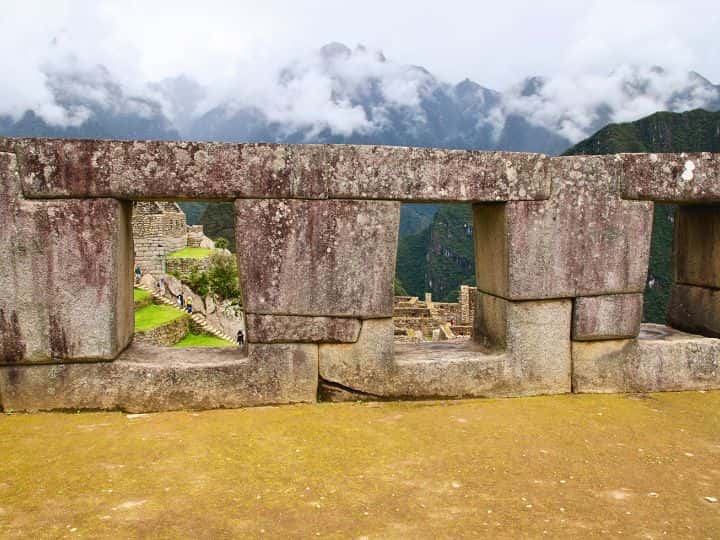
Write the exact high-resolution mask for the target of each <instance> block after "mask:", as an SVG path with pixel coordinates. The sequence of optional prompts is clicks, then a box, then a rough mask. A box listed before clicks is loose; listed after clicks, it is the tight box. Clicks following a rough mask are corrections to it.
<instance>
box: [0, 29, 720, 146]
mask: <svg viewBox="0 0 720 540" xmlns="http://www.w3.org/2000/svg"><path fill="white" fill-rule="evenodd" d="M44 74H45V77H46V81H47V87H48V89H49V91H50V92H51V94H52V97H53V103H52V104H50V105H48V104H45V105H42V106H38V107H37V108H36V109H33V110H31V111H26V112H24V114H22V115H19V116H18V115H17V111H15V114H14V115H11V114H9V112H8V114H3V112H2V111H3V107H2V103H0V134H2V135H11V136H32V135H42V136H60V137H98V138H120V139H178V138H183V139H194V140H218V141H237V142H278V143H354V144H387V145H402V146H421V147H428V146H432V147H441V148H459V149H480V150H499V149H502V150H511V151H532V152H543V153H548V154H558V153H560V152H561V151H563V150H565V149H567V148H568V147H569V146H570V145H571V144H572V143H573V142H577V141H579V140H581V139H583V138H585V137H587V136H588V135H589V134H590V133H593V132H595V131H597V130H598V129H600V128H601V127H603V126H604V125H606V124H608V123H610V122H617V121H623V120H634V119H636V118H638V117H641V116H645V115H646V114H650V113H652V112H655V111H657V110H669V111H683V110H688V109H694V108H698V107H703V108H705V109H708V110H718V109H720V87H718V86H715V85H713V84H712V83H710V82H709V81H708V80H707V79H705V78H703V77H702V76H700V75H699V74H697V73H694V72H688V73H682V74H678V73H670V72H667V71H665V70H664V69H662V68H659V67H650V68H640V67H633V66H621V67H619V68H617V69H616V70H614V71H613V72H611V73H610V74H608V75H607V76H603V77H600V76H597V75H592V76H590V75H587V76H579V77H575V78H562V77H556V78H545V77H537V76H533V77H528V78H526V79H524V80H523V81H520V82H519V83H518V84H517V85H515V86H514V87H512V88H510V89H509V90H506V91H504V92H498V91H496V90H493V89H490V88H486V87H484V86H482V85H480V84H478V83H477V82H475V81H472V80H470V79H465V80H463V81H461V82H459V83H457V84H451V83H448V82H445V81H442V80H440V79H438V78H437V77H435V76H434V75H433V74H432V73H431V72H429V71H428V70H427V69H425V68H422V67H420V66H413V65H401V64H398V63H395V62H392V61H390V60H388V59H387V58H386V57H385V56H384V55H383V54H382V53H381V52H380V51H372V50H369V49H367V48H366V47H363V46H361V45H359V46H357V47H356V48H355V49H350V48H349V47H347V46H345V45H343V44H341V43H331V44H328V45H326V46H324V47H322V48H321V49H319V50H317V51H316V52H315V53H313V54H311V55H308V56H306V57H304V58H300V59H298V60H296V61H295V62H292V63H289V64H288V65H286V66H284V67H283V68H282V69H279V70H278V71H277V72H274V74H271V75H270V76H269V78H268V79H267V80H258V81H252V80H245V81H238V83H237V84H236V85H235V86H234V87H233V88H232V89H231V90H230V91H228V92H227V94H226V95H225V96H218V95H214V96H213V97H210V96H211V95H212V94H213V92H211V91H210V90H211V89H209V88H204V87H203V86H202V85H200V84H198V83H197V82H196V81H194V80H193V79H191V78H190V77H188V76H186V75H182V74H180V75H178V76H176V77H172V78H167V79H164V80H162V81H159V82H156V83H152V84H149V85H145V86H144V87H142V88H139V89H138V88H133V90H132V91H130V90H127V89H124V88H123V87H122V86H121V85H120V84H119V83H117V82H116V81H114V80H113V78H112V75H111V74H110V73H109V72H108V71H107V70H106V69H105V68H103V67H102V66H91V67H81V66H78V65H75V64H70V65H69V66H65V65H64V66H62V67H55V68H54V69H52V70H46V71H45V73H44Z"/></svg>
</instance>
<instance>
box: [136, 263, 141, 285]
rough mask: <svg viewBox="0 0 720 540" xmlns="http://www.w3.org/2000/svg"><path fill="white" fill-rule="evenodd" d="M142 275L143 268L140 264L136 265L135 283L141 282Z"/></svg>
mask: <svg viewBox="0 0 720 540" xmlns="http://www.w3.org/2000/svg"><path fill="white" fill-rule="evenodd" d="M141 277H142V270H140V265H135V285H137V284H138V283H140V278H141Z"/></svg>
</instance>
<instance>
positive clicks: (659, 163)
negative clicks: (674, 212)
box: [620, 152, 720, 203]
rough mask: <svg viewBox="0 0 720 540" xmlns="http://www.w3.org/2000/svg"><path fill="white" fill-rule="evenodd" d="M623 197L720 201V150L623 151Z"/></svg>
mask: <svg viewBox="0 0 720 540" xmlns="http://www.w3.org/2000/svg"><path fill="white" fill-rule="evenodd" d="M620 157H621V159H622V176H621V184H622V189H623V197H624V198H626V199H640V200H646V201H658V202H676V203H682V202H689V203H698V202H704V203H718V202H720V154H710V153H707V152H703V153H694V154H684V153H683V154H623V155H622V156H620Z"/></svg>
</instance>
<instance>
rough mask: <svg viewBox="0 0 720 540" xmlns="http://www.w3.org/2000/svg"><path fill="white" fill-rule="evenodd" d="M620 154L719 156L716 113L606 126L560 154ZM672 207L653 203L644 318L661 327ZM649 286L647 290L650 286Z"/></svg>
mask: <svg viewBox="0 0 720 540" xmlns="http://www.w3.org/2000/svg"><path fill="white" fill-rule="evenodd" d="M621 152H720V112H708V111H705V110H702V109H696V110H694V111H689V112H685V113H670V112H658V113H655V114H652V115H650V116H648V117H646V118H641V119H640V120H637V121H635V122H627V123H624V124H610V125H608V126H606V127H604V128H603V129H601V130H600V131H598V132H597V133H596V134H595V135H593V136H592V137H590V138H588V139H585V140H584V141H582V142H579V143H578V144H576V145H575V146H573V147H572V148H570V149H569V150H567V151H566V152H565V153H564V154H563V155H565V156H572V155H592V154H616V153H621ZM674 219H675V207H674V206H673V205H664V204H656V205H655V215H654V220H653V236H652V245H651V251H650V268H649V274H648V286H647V287H646V289H645V308H644V313H643V317H644V320H646V321H648V322H658V323H664V322H665V321H666V314H667V304H668V300H669V298H670V289H671V287H672V239H673V227H674ZM650 284H652V286H651V285H650Z"/></svg>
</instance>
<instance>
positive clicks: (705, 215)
mask: <svg viewBox="0 0 720 540" xmlns="http://www.w3.org/2000/svg"><path fill="white" fill-rule="evenodd" d="M675 215H676V220H675V241H674V249H675V257H674V264H675V282H676V283H684V284H686V285H698V286H701V287H715V288H720V205H713V206H704V205H703V206H680V207H678V210H677V213H676V214H675Z"/></svg>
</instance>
